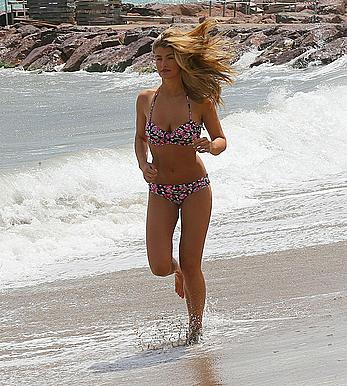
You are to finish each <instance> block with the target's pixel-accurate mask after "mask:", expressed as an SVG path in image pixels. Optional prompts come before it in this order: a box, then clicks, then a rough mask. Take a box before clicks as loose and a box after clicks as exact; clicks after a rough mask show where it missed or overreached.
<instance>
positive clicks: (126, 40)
mask: <svg viewBox="0 0 347 386" xmlns="http://www.w3.org/2000/svg"><path fill="white" fill-rule="evenodd" d="M141 37H143V32H142V31H141V30H140V29H134V30H130V31H126V32H125V34H124V35H123V39H122V43H123V44H124V45H126V46H127V45H128V44H130V43H132V42H136V40H139V39H140V38H141Z"/></svg>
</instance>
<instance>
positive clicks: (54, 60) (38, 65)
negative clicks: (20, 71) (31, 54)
mask: <svg viewBox="0 0 347 386" xmlns="http://www.w3.org/2000/svg"><path fill="white" fill-rule="evenodd" d="M63 63H64V61H63V59H62V57H61V51H59V50H57V49H52V51H46V52H45V53H44V54H43V55H42V56H41V57H39V58H38V59H37V60H35V61H34V62H33V63H31V64H30V66H29V67H28V68H27V70H28V71H34V70H38V69H40V70H42V71H47V72H52V71H57V70H56V67H57V66H60V65H62V64H63Z"/></svg>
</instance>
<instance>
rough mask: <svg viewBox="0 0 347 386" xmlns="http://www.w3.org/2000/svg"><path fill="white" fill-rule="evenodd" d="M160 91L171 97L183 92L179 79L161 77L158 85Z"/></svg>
mask: <svg viewBox="0 0 347 386" xmlns="http://www.w3.org/2000/svg"><path fill="white" fill-rule="evenodd" d="M160 92H161V93H164V94H165V95H167V96H171V97H177V96H180V95H182V94H185V90H184V87H183V83H182V81H181V79H179V80H177V79H163V80H162V83H161V86H160Z"/></svg>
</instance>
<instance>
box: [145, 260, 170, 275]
mask: <svg viewBox="0 0 347 386" xmlns="http://www.w3.org/2000/svg"><path fill="white" fill-rule="evenodd" d="M149 266H150V268H151V271H152V273H153V275H155V276H168V275H171V274H172V273H173V272H172V264H171V263H170V264H149Z"/></svg>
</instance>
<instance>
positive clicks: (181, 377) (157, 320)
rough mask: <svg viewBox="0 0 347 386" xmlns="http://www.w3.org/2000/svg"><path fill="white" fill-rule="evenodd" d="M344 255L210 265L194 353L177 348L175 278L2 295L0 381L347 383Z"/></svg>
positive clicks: (134, 278) (342, 251) (145, 277)
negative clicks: (201, 328) (202, 332)
mask: <svg viewBox="0 0 347 386" xmlns="http://www.w3.org/2000/svg"><path fill="white" fill-rule="evenodd" d="M346 257H347V243H345V242H341V243H336V244H331V245H323V246H316V247H309V248H303V249H297V250H290V251H285V252H278V253H272V254H266V255H259V256H244V257H239V258H235V259H230V260H217V261H213V262H212V261H210V262H205V263H204V271H205V272H206V281H207V288H208V307H207V313H206V318H205V319H206V320H205V327H206V328H205V336H204V341H203V342H202V343H201V344H198V345H196V346H194V347H190V348H187V347H175V348H173V347H171V346H172V345H176V344H177V339H178V338H177V336H178V335H177V334H178V332H179V331H181V332H182V331H183V328H182V327H181V324H182V323H184V322H185V319H186V315H185V305H184V302H182V301H180V299H179V298H178V297H177V296H175V295H174V293H173V278H172V277H169V278H157V277H153V276H152V275H151V274H150V272H149V270H148V269H133V270H129V271H123V272H117V273H112V274H106V275H100V276H94V277H89V278H84V279H76V280H66V281H57V282H54V283H50V284H43V285H39V286H33V287H26V288H22V289H16V290H8V291H3V292H2V293H1V295H0V304H1V316H0V320H1V333H0V384H1V385H16V386H17V385H182V386H185V385H189V386H190V385H203V386H212V385H237V386H240V385H257V386H258V385H267V386H268V385H281V386H282V385H293V386H294V385H295V386H298V385H305V386H311V385H312V386H317V385H347V333H346V330H347V312H346V311H347V298H346V295H347V264H346ZM172 337H173V340H172V342H173V343H170V341H171V338H172ZM169 343H170V344H169ZM147 346H150V348H153V347H157V349H156V350H151V349H147ZM158 347H159V349H158Z"/></svg>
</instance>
